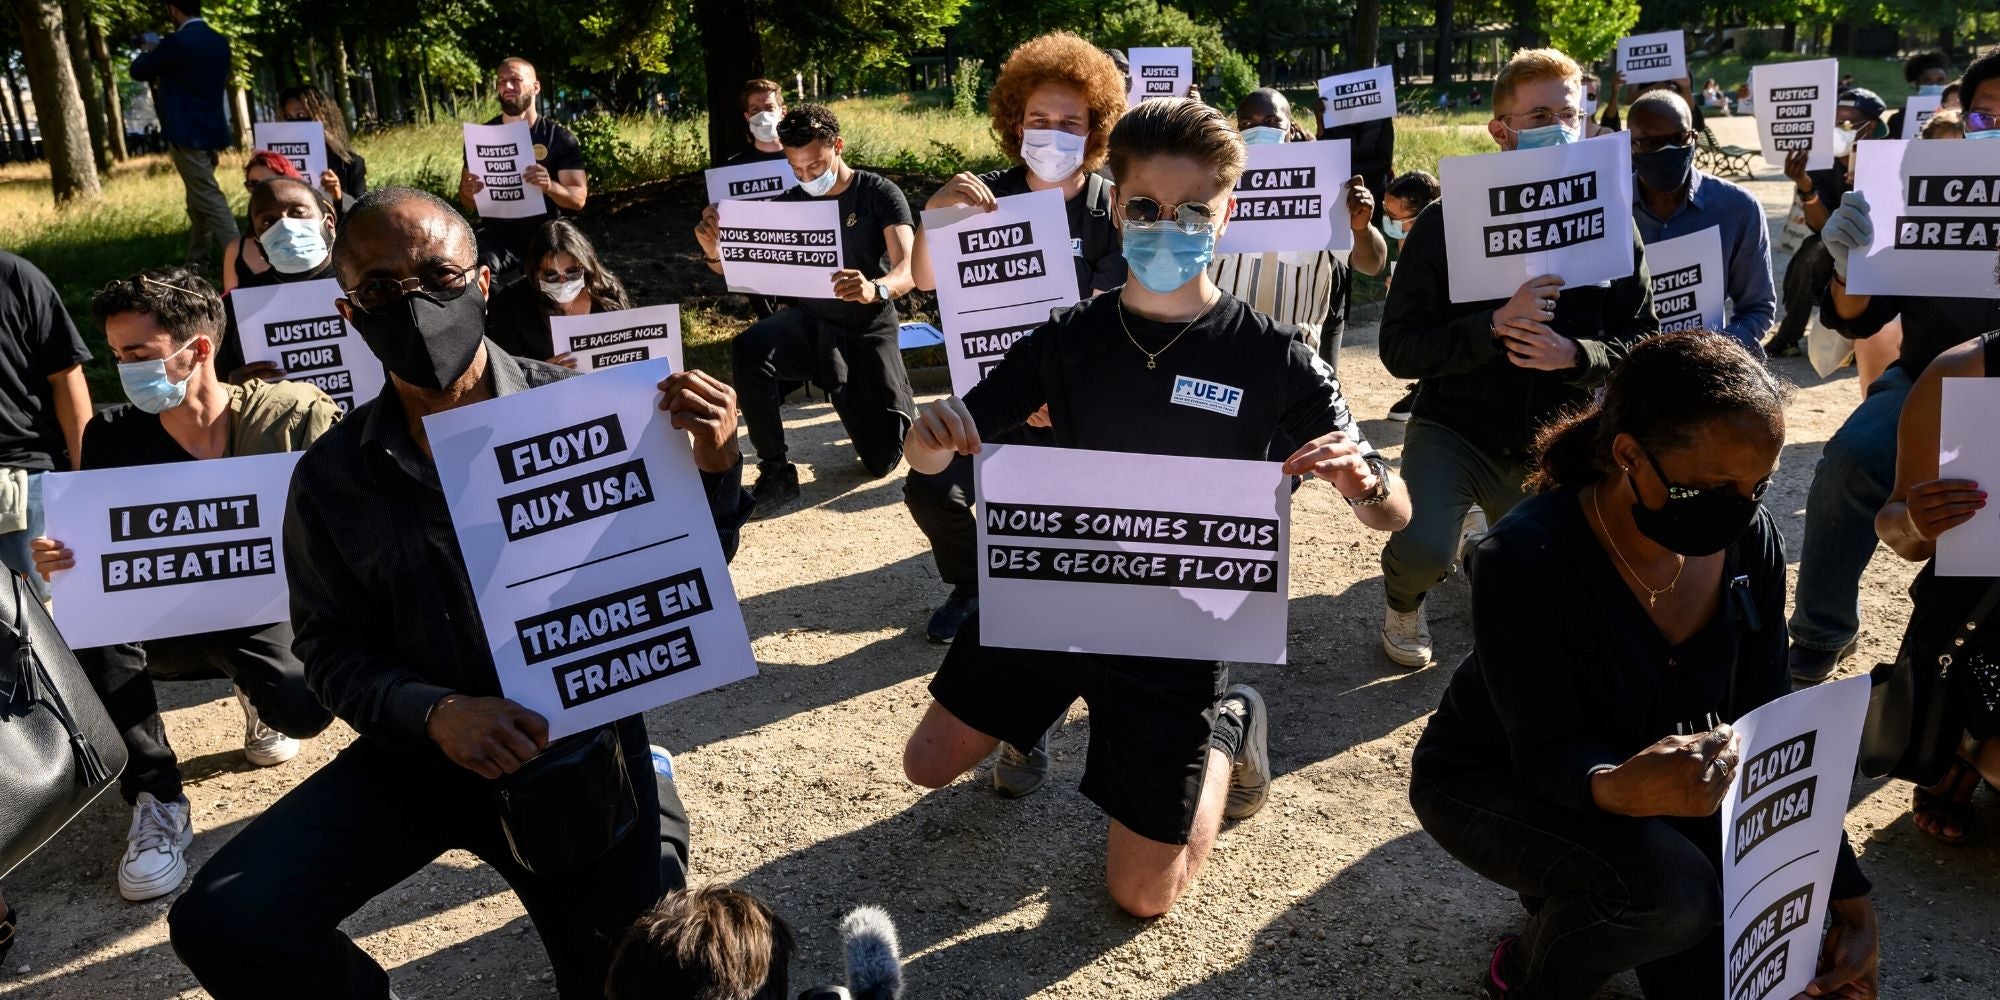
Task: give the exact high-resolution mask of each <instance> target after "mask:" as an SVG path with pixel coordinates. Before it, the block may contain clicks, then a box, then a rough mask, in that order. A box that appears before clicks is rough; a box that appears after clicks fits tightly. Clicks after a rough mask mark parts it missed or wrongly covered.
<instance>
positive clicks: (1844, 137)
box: [1833, 128, 1854, 160]
mask: <svg viewBox="0 0 2000 1000" xmlns="http://www.w3.org/2000/svg"><path fill="white" fill-rule="evenodd" d="M1853 148H1854V131H1853V130H1852V129H1844V128H1836V129H1834V130H1833V158H1834V159H1836V160H1838V159H1840V158H1841V157H1843V156H1846V155H1847V153H1848V151H1849V150H1851V149H1853Z"/></svg>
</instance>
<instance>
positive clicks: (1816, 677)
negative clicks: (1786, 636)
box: [1785, 638, 1861, 691]
mask: <svg viewBox="0 0 2000 1000" xmlns="http://www.w3.org/2000/svg"><path fill="white" fill-rule="evenodd" d="M1860 641H1861V640H1860V639H1858V638H1855V639H1849V640H1848V641H1847V645H1845V646H1842V647H1841V648H1839V649H1813V648H1811V647H1809V646H1801V645H1799V643H1798V640H1796V639H1794V640H1792V646H1791V648H1790V649H1789V650H1787V651H1786V652H1785V662H1786V664H1787V665H1788V666H1790V667H1791V671H1792V690H1794V691H1797V690H1801V689H1803V688H1809V687H1812V686H1813V685H1815V684H1820V683H1823V682H1825V680H1826V679H1827V678H1829V677H1832V676H1833V671H1834V669H1835V668H1837V667H1839V666H1840V661H1842V660H1845V659H1847V658H1848V657H1850V656H1853V655H1854V647H1855V645H1856V644H1858V643H1859V642H1860Z"/></svg>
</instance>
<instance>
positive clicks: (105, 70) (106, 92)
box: [87, 17, 132, 160]
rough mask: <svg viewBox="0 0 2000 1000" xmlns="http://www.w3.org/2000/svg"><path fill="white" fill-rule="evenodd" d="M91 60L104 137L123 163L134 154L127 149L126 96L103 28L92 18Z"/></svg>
mask: <svg viewBox="0 0 2000 1000" xmlns="http://www.w3.org/2000/svg"><path fill="white" fill-rule="evenodd" d="M87 33H88V34H89V36H90V61H91V63H92V64H94V65H95V66H96V67H97V91H98V94H99V95H100V96H101V97H102V98H103V101H104V137H105V138H106V139H107V140H109V141H110V146H111V156H112V158H113V159H116V160H124V159H127V158H129V157H130V156H131V155H132V151H131V150H129V149H126V148H125V97H124V95H123V94H121V93H119V91H118V70H117V68H116V67H114V66H113V65H112V64H111V48H110V46H108V45H106V44H104V28H103V26H102V25H100V24H98V23H97V19H96V18H94V17H93V18H91V19H90V22H89V27H88V29H87Z"/></svg>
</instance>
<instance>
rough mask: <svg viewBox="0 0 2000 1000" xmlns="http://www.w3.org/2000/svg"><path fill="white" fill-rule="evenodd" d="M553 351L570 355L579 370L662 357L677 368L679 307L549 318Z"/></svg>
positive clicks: (620, 310) (648, 307)
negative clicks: (553, 345)
mask: <svg viewBox="0 0 2000 1000" xmlns="http://www.w3.org/2000/svg"><path fill="white" fill-rule="evenodd" d="M549 337H550V339H551V340H553V341H554V342H555V349H556V353H557V354H568V355H571V357H572V359H573V360H575V361H576V369H577V371H580V372H594V371H602V370H604V369H606V368H610V367H611V366H613V365H626V364H631V363H632V362H635V361H651V360H654V359H656V358H665V359H666V360H667V363H668V364H669V365H672V368H671V369H670V370H671V371H681V370H682V368H681V307H680V306H677V305H663V306H640V307H639V308H637V309H614V310H612V311H611V312H600V313H585V314H584V315H582V316H551V317H549Z"/></svg>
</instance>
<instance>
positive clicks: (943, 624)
mask: <svg viewBox="0 0 2000 1000" xmlns="http://www.w3.org/2000/svg"><path fill="white" fill-rule="evenodd" d="M978 610H979V595H978V594H975V593H973V592H971V591H969V590H966V589H965V588H964V587H954V588H952V591H951V596H950V597H948V598H945V602H944V605H943V606H942V607H940V608H938V609H937V610H936V611H934V612H932V613H931V623H930V624H929V625H927V626H925V627H924V635H925V636H927V637H929V639H930V640H931V641H932V642H950V641H952V640H953V639H956V638H958V627H959V626H960V625H963V624H965V620H966V619H967V618H969V617H971V616H972V613H973V612H974V611H978Z"/></svg>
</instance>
